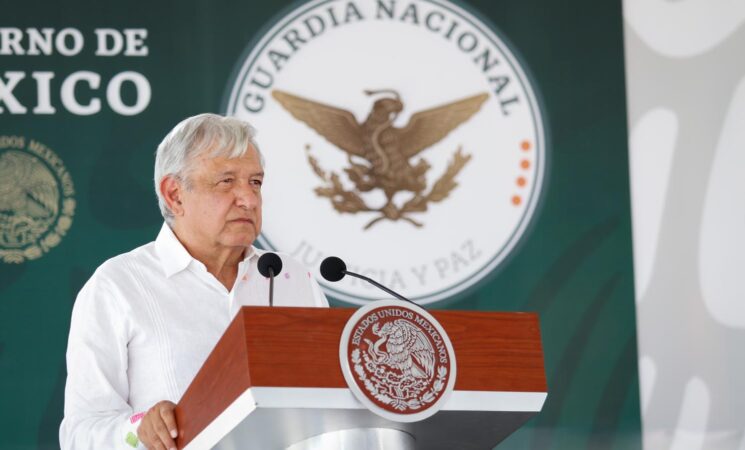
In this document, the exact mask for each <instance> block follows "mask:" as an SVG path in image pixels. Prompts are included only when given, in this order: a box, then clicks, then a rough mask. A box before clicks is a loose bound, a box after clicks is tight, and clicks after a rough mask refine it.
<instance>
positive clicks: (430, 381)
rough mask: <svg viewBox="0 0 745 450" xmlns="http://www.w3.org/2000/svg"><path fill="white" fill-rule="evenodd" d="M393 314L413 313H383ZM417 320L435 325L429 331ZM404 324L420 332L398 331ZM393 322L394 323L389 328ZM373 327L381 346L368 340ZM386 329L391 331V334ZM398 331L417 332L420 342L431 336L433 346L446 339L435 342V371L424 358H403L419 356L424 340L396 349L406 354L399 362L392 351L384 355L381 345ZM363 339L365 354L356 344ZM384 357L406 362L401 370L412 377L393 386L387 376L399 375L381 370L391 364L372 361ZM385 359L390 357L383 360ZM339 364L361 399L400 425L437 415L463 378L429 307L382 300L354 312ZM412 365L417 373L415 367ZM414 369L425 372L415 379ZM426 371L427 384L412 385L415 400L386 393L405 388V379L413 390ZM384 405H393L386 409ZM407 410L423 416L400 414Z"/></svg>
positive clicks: (344, 338)
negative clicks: (386, 391) (380, 356)
mask: <svg viewBox="0 0 745 450" xmlns="http://www.w3.org/2000/svg"><path fill="white" fill-rule="evenodd" d="M391 310H399V311H401V310H403V311H405V312H409V313H410V314H409V315H406V314H405V313H401V314H395V313H390V314H388V316H389V317H386V318H383V319H381V318H380V315H381V314H385V313H384V311H391ZM409 316H411V318H412V319H413V321H412V320H409ZM417 316H418V318H419V319H420V321H421V322H426V323H428V325H430V327H431V328H430V330H424V329H423V327H422V326H421V325H415V323H416V322H419V321H417V320H416V318H417ZM401 320H403V321H405V322H406V323H408V325H409V326H411V327H415V328H416V330H414V329H413V328H409V329H408V330H402V329H400V327H399V328H398V329H397V327H398V326H399V325H400V322H399V321H401ZM381 322H382V323H383V326H382V328H381V327H379V325H380V324H381ZM360 323H362V324H363V326H364V329H363V330H362V331H360ZM390 324H393V325H392V326H389V325H390ZM367 329H372V330H373V333H374V334H375V335H377V336H380V339H379V340H378V341H376V342H375V343H372V342H371V341H370V340H368V339H364V338H363V336H364V335H365V331H366V330H367ZM386 331H387V332H388V333H387V334H386ZM397 331H398V332H399V333H403V334H404V335H406V334H407V333H408V332H413V333H415V334H416V338H420V337H421V336H426V339H427V342H429V345H432V343H434V342H435V340H436V339H435V338H433V335H438V336H439V337H440V341H441V347H440V346H438V345H437V343H435V344H434V346H433V347H432V348H431V350H432V351H433V352H434V356H433V358H434V359H433V365H432V366H431V368H430V369H429V370H428V369H427V367H426V366H427V365H428V364H427V362H426V361H425V362H423V363H421V362H422V360H421V359H416V358H415V357H414V356H411V355H410V356H409V358H408V359H406V358H403V359H402V356H403V355H405V353H403V352H409V351H412V350H413V351H412V353H413V352H415V351H417V350H420V351H421V348H419V349H417V348H416V346H417V343H419V344H421V343H422V341H421V340H419V339H414V343H413V344H412V345H408V346H405V347H404V348H400V347H402V346H400V345H397V346H394V348H396V351H402V352H401V353H398V354H397V355H396V357H395V358H391V357H390V353H386V352H385V351H381V347H382V346H383V345H386V344H387V342H385V341H387V340H388V339H389V338H390V337H391V336H392V335H393V336H394V338H395V335H396V332H397ZM381 335H383V336H381ZM362 340H365V341H366V343H367V345H368V348H367V349H365V350H364V352H363V350H362V349H361V346H359V345H357V346H355V344H354V342H355V341H359V342H361V341H362ZM371 346H372V348H371ZM353 347H354V348H353ZM438 347H439V348H438ZM350 349H351V351H350ZM386 350H387V347H386ZM443 351H444V353H445V355H446V359H447V363H443V362H442V361H441V357H440V354H441V353H443ZM380 354H382V355H388V358H387V359H388V360H391V361H396V362H397V363H398V364H401V366H400V367H405V368H404V369H403V370H401V372H404V371H406V372H407V373H406V374H405V375H404V376H402V377H401V378H402V379H401V381H400V383H399V384H394V386H391V385H390V384H391V383H390V382H386V381H384V380H382V375H386V377H385V378H387V379H390V377H391V376H394V377H395V376H396V374H391V373H390V372H386V371H385V368H382V370H381V368H380V367H379V366H382V365H388V364H385V363H384V362H380V361H378V362H377V364H376V361H371V359H372V358H373V357H374V356H375V355H380ZM382 359H386V358H385V357H383V358H382ZM425 359H426V358H425ZM438 361H440V362H439V364H438V363H437V362H438ZM339 362H340V365H341V369H342V374H343V375H344V379H345V381H346V382H347V385H348V386H349V389H350V390H351V391H352V393H353V394H354V396H355V398H357V400H359V401H360V402H361V403H362V404H363V405H364V406H365V407H366V408H367V409H368V410H370V411H371V412H373V413H374V414H377V415H378V416H380V417H383V418H384V419H388V420H391V421H395V422H418V421H420V420H424V419H426V418H428V417H430V416H432V415H434V414H435V413H437V412H438V411H439V410H440V409H441V408H442V406H443V405H444V404H445V403H446V402H447V400H448V398H449V397H450V394H451V393H452V391H453V388H454V386H455V380H456V377H457V362H456V357H455V351H454V350H453V345H452V343H451V342H450V338H449V337H448V335H447V333H446V332H445V330H444V329H443V328H442V325H440V323H439V322H438V321H437V319H435V318H434V317H433V316H432V315H431V314H430V313H429V312H428V311H426V310H425V309H424V308H417V307H414V306H412V305H410V304H407V303H405V302H402V301H400V300H378V301H376V302H372V303H369V304H368V305H366V306H363V307H361V308H359V309H357V310H356V311H355V312H354V314H352V316H351V317H350V318H349V320H348V321H347V323H346V325H345V326H344V330H343V331H342V335H341V339H340V341H339ZM406 363H409V364H406ZM409 367H411V368H412V369H409ZM414 370H417V371H419V372H420V373H419V374H417V375H413V374H412V373H411V372H413V371H414ZM424 371H426V372H427V382H426V383H425V382H421V381H417V382H418V383H419V385H417V384H414V386H411V388H413V389H414V391H415V392H416V395H415V396H413V398H412V397H406V398H395V396H394V398H391V396H389V395H387V394H386V393H385V391H383V392H381V390H384V389H388V390H391V389H393V390H395V389H396V388H399V389H400V386H401V385H403V384H404V381H407V386H409V385H410V384H411V381H414V380H415V379H416V378H417V377H418V378H422V377H423V375H424V373H423V372H424ZM422 383H424V384H423V386H421V384H422ZM381 388H383V389H381ZM382 405H391V406H388V407H385V406H382ZM406 409H411V410H417V412H409V413H405V412H396V410H399V411H404V410H406Z"/></svg>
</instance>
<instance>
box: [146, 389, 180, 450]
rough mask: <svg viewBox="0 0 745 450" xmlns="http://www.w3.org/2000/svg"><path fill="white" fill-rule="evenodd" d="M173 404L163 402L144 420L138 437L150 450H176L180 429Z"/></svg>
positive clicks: (151, 410)
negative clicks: (176, 439) (177, 425)
mask: <svg viewBox="0 0 745 450" xmlns="http://www.w3.org/2000/svg"><path fill="white" fill-rule="evenodd" d="M174 408H176V405H175V404H174V403H173V402H169V401H167V400H163V401H162V402H158V403H156V404H155V405H153V407H152V408H150V409H149V410H148V411H147V414H145V417H143V418H142V421H141V422H140V426H139V427H138V428H137V436H138V437H139V438H140V441H142V443H143V444H144V445H145V447H147V448H148V449H149V450H176V441H175V440H174V439H175V438H176V436H178V429H177V428H176V416H175V415H174V414H173V409H174Z"/></svg>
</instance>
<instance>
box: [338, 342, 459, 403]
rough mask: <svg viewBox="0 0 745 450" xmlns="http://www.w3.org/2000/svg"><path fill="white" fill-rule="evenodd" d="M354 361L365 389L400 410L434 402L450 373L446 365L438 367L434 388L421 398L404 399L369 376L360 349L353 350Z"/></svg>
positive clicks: (356, 371)
mask: <svg viewBox="0 0 745 450" xmlns="http://www.w3.org/2000/svg"><path fill="white" fill-rule="evenodd" d="M352 362H353V363H354V372H355V373H356V374H357V376H358V377H359V378H360V380H362V382H363V384H364V385H365V389H366V390H367V391H368V392H369V393H370V395H372V396H373V397H375V399H376V400H378V401H379V402H381V403H383V404H385V405H390V406H391V407H392V408H394V409H396V410H398V411H402V412H403V411H406V410H407V409H413V410H416V409H420V408H422V407H423V406H426V405H427V404H429V403H432V402H433V401H435V399H436V398H437V395H438V394H439V393H440V392H442V390H443V389H444V388H445V379H446V377H447V374H448V370H447V368H446V367H444V366H440V367H438V368H437V377H436V378H435V382H434V383H433V384H432V388H431V389H429V390H428V391H426V392H425V393H424V394H422V395H421V396H420V397H419V398H412V399H408V400H406V399H402V398H395V397H391V396H390V395H388V394H386V393H385V392H384V389H382V388H383V386H382V384H381V383H380V382H379V381H377V380H376V381H373V380H371V379H370V378H369V377H368V376H367V372H366V371H365V368H364V367H363V364H362V358H361V356H360V349H354V350H353V351H352Z"/></svg>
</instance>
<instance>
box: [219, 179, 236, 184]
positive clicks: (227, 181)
mask: <svg viewBox="0 0 745 450" xmlns="http://www.w3.org/2000/svg"><path fill="white" fill-rule="evenodd" d="M232 182H233V179H232V178H224V179H222V180H220V183H221V184H230V183H232Z"/></svg>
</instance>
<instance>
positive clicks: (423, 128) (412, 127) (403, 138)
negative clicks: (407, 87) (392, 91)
mask: <svg viewBox="0 0 745 450" xmlns="http://www.w3.org/2000/svg"><path fill="white" fill-rule="evenodd" d="M488 98H489V94H487V93H486V92H484V93H481V94H478V95H474V96H472V97H467V98H464V99H462V100H458V101H455V102H452V103H448V104H446V105H441V106H437V107H434V108H431V109H426V110H424V111H419V112H418V113H415V114H413V115H412V116H411V119H410V120H409V123H408V124H407V125H406V126H405V127H404V128H401V129H399V130H398V139H399V141H398V144H399V148H400V149H401V152H402V153H403V155H404V156H405V157H406V158H411V157H412V156H414V155H416V154H417V153H419V152H421V151H422V150H424V149H426V148H428V147H430V146H432V145H434V144H436V143H437V142H439V141H440V140H442V139H443V138H444V137H445V136H447V135H448V134H450V132H451V131H453V130H454V129H456V128H457V127H458V125H460V124H462V123H463V122H465V121H467V120H468V119H470V118H471V116H473V115H474V114H476V113H477V112H478V111H479V109H481V105H483V104H484V102H485V101H486V100H487V99H488Z"/></svg>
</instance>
